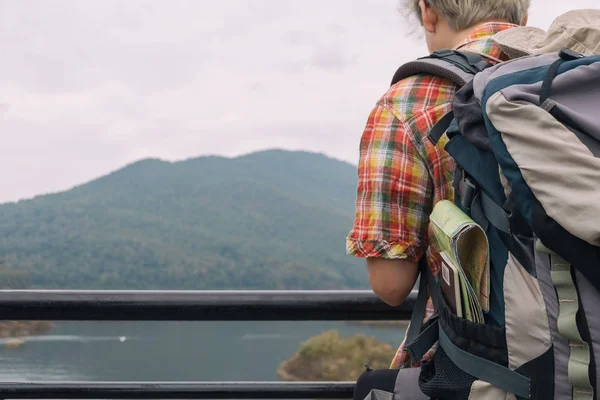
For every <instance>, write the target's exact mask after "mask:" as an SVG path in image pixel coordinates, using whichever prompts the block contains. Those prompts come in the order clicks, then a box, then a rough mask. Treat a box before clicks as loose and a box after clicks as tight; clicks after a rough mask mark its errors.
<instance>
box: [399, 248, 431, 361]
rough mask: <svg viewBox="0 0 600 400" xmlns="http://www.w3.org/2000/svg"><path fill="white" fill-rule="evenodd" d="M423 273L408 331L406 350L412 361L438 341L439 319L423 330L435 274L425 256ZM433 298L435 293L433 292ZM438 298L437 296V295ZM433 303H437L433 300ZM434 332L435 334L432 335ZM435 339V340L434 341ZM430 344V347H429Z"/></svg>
mask: <svg viewBox="0 0 600 400" xmlns="http://www.w3.org/2000/svg"><path fill="white" fill-rule="evenodd" d="M419 267H420V270H421V275H420V278H419V293H418V294H417V301H416V303H415V306H414V308H413V312H412V315H411V318H410V326H409V327H408V332H407V333H406V346H405V347H406V350H407V351H408V354H409V356H410V358H411V360H412V361H415V362H418V361H420V360H421V359H422V358H423V356H424V355H425V353H427V352H428V351H429V349H431V347H432V346H433V345H434V344H435V342H436V341H437V330H436V329H437V321H435V322H433V323H432V325H430V326H428V327H427V328H426V329H425V330H424V331H423V332H421V328H422V327H423V320H424V318H425V311H426V309H427V300H428V299H429V293H428V290H427V289H428V287H429V285H428V282H429V281H430V280H431V279H433V275H432V273H431V270H430V269H429V266H428V265H427V261H426V259H425V257H423V258H422V259H421V261H420V262H419ZM431 295H432V299H433V298H434V296H435V295H434V294H433V293H431ZM435 298H436V299H437V297H435ZM433 304H437V303H436V301H435V300H434V301H433ZM432 334H433V335H432ZM432 340H433V341H432ZM428 346H429V347H428Z"/></svg>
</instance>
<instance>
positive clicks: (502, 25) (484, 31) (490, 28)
mask: <svg viewBox="0 0 600 400" xmlns="http://www.w3.org/2000/svg"><path fill="white" fill-rule="evenodd" d="M517 27H518V25H515V24H511V23H508V22H486V23H484V24H481V25H479V26H478V27H477V28H475V29H474V30H473V31H472V32H471V33H470V34H469V36H467V37H466V38H465V39H464V40H463V41H462V42H461V43H459V44H458V45H457V46H456V47H455V48H454V50H459V49H465V48H466V49H471V50H476V51H479V52H482V53H485V54H488V55H491V56H494V57H499V56H500V55H501V50H500V48H499V47H498V46H497V45H496V44H495V43H494V42H493V41H492V40H490V39H491V38H492V36H494V35H495V34H496V33H498V32H501V31H504V30H507V29H512V28H517Z"/></svg>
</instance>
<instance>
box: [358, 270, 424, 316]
mask: <svg viewBox="0 0 600 400" xmlns="http://www.w3.org/2000/svg"><path fill="white" fill-rule="evenodd" d="M367 267H368V270H369V280H370V283H371V288H372V289H373V292H374V293H375V294H376V295H377V297H379V298H380V299H381V300H382V301H383V302H385V303H386V304H388V305H390V306H392V307H398V306H400V305H402V303H404V302H405V301H406V299H407V298H408V296H409V295H410V293H411V291H412V289H413V288H414V286H415V282H416V280H417V275H418V272H419V269H418V264H417V263H414V262H410V261H405V260H383V259H370V260H367Z"/></svg>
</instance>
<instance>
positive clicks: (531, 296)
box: [354, 48, 600, 400]
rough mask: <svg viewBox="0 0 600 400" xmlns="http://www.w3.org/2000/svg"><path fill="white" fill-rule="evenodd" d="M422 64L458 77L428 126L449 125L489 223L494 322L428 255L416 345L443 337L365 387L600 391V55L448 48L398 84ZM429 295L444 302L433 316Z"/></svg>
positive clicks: (465, 394)
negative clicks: (490, 53)
mask: <svg viewBox="0 0 600 400" xmlns="http://www.w3.org/2000/svg"><path fill="white" fill-rule="evenodd" d="M423 73H426V74H429V75H433V76H438V77H442V78H445V79H449V80H451V81H452V82H453V83H454V84H456V85H457V86H458V88H459V89H458V91H457V92H456V95H455V100H454V104H453V111H452V112H450V113H449V114H447V115H446V116H444V117H443V118H441V120H440V121H439V122H438V123H437V124H436V125H435V127H434V128H433V129H432V130H431V132H430V134H429V136H428V140H430V141H431V142H432V143H433V144H437V143H438V141H439V139H440V138H441V137H442V136H443V135H446V136H447V138H448V141H447V143H446V145H445V146H444V149H445V151H446V152H448V153H449V154H450V156H451V157H452V158H453V159H454V162H455V165H456V167H455V172H454V176H455V179H454V189H455V204H456V205H457V206H458V207H459V208H460V209H462V210H463V211H464V212H465V213H466V214H467V215H469V216H470V217H471V218H472V219H473V220H474V221H475V222H477V223H478V224H479V225H480V226H481V227H482V228H483V229H484V230H485V232H486V234H487V236H488V241H489V252H490V253H489V254H490V287H491V289H490V310H489V312H488V313H487V314H486V315H485V321H486V322H485V324H478V323H473V322H471V321H468V320H466V319H463V318H460V317H458V316H456V314H454V313H453V312H452V311H451V309H450V307H449V306H448V304H447V302H446V300H445V299H444V296H443V295H441V292H440V288H439V281H438V280H437V278H434V277H433V276H432V274H431V272H430V269H429V268H428V267H427V265H425V263H426V261H422V262H421V274H420V283H419V294H418V298H417V301H416V304H415V308H414V311H413V316H412V319H411V324H410V327H409V330H408V333H407V340H406V348H407V350H408V352H409V354H410V356H411V359H413V360H416V361H418V360H421V358H422V356H423V355H424V354H425V353H426V352H427V350H429V349H430V348H431V347H432V346H433V345H434V344H436V343H437V347H436V352H435V356H434V358H433V359H432V360H431V361H429V362H424V363H423V364H422V365H421V367H420V368H417V369H406V370H396V371H392V370H389V371H385V372H384V371H371V370H367V371H366V372H365V373H364V374H363V375H362V376H361V377H360V378H359V380H358V382H357V386H356V389H355V396H354V399H355V400H363V399H364V398H365V397H367V398H375V397H377V398H388V399H394V400H409V399H410V400H412V399H444V400H445V399H453V400H454V399H458V400H463V399H469V400H470V399H478V400H479V399H482V400H500V399H502V400H508V399H534V400H538V399H541V400H553V399H554V400H571V399H572V400H580V399H581V400H583V399H585V400H592V399H596V398H598V397H597V396H598V388H597V385H598V383H600V370H599V369H598V368H597V367H596V362H600V358H598V357H600V56H582V55H580V54H577V53H575V52H573V51H571V50H569V49H566V48H565V49H562V50H561V51H560V52H555V53H547V54H541V55H535V56H526V57H521V58H517V59H513V60H510V61H506V62H501V63H498V64H496V65H492V63H490V62H488V61H487V60H486V58H484V57H482V56H480V55H478V54H475V53H467V52H459V51H454V50H442V51H438V52H435V53H433V54H431V55H429V56H427V57H424V58H421V59H418V60H416V61H413V62H409V63H407V64H405V65H403V66H402V67H400V69H399V70H398V71H397V72H396V74H395V76H394V79H393V81H392V85H393V84H395V83H397V82H398V81H400V80H401V79H404V78H406V77H409V76H413V75H416V74H423ZM427 289H429V290H427ZM428 296H431V298H432V300H433V303H434V307H435V310H436V313H435V315H434V317H433V318H432V319H431V320H430V321H429V322H428V323H427V325H426V326H422V321H423V317H424V313H425V304H426V301H427V298H428ZM597 360H598V361H597Z"/></svg>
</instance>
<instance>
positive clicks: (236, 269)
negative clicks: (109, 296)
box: [0, 150, 368, 289]
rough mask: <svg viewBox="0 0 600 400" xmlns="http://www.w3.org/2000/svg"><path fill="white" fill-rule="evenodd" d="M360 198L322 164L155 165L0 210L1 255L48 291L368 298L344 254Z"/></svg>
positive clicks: (268, 156) (351, 181)
mask: <svg viewBox="0 0 600 400" xmlns="http://www.w3.org/2000/svg"><path fill="white" fill-rule="evenodd" d="M355 191H356V167H355V166H353V165H351V164H347V163H344V162H340V161H337V160H333V159H330V158H327V157H325V156H323V155H320V154H313V153H306V152H289V151H279V150H272V151H263V152H258V153H253V154H250V155H247V156H243V157H238V158H233V159H230V158H222V157H201V158H196V159H190V160H186V161H181V162H174V163H171V162H165V161H161V160H156V159H148V160H143V161H139V162H137V163H134V164H131V165H129V166H126V167H125V168H123V169H121V170H118V171H116V172H114V173H111V174H109V175H107V176H104V177H102V178H100V179H97V180H94V181H92V182H89V183H87V184H84V185H81V186H78V187H76V188H74V189H72V190H69V191H66V192H63V193H58V194H51V195H45V196H40V197H37V198H35V199H32V200H27V201H21V202H18V203H10V204H3V205H0V254H1V258H2V259H3V260H4V261H5V262H6V264H7V265H9V266H10V267H11V268H14V269H17V270H25V271H27V272H28V273H30V274H31V280H32V284H33V285H34V286H37V287H42V288H73V289H83V288H90V289H330V288H336V289H337V288H357V287H364V288H366V287H368V286H367V285H368V284H367V277H366V271H365V268H364V264H363V263H362V262H361V261H360V260H356V259H353V258H352V257H349V256H346V255H345V254H344V237H345V236H346V234H347V233H348V231H349V229H350V227H351V225H352V219H353V213H354V210H353V206H354V198H355Z"/></svg>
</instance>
